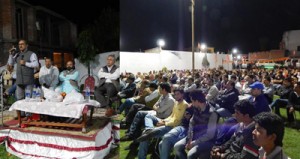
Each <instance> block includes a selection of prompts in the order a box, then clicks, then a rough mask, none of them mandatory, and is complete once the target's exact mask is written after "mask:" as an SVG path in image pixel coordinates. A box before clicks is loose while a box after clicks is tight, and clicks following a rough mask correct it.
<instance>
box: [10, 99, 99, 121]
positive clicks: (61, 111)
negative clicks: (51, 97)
mask: <svg viewBox="0 0 300 159" xmlns="http://www.w3.org/2000/svg"><path fill="white" fill-rule="evenodd" d="M85 106H94V107H99V106H100V103H99V102H97V101H95V100H91V101H90V102H81V103H72V104H65V103H63V102H27V101H25V100H19V101H17V102H15V103H14V104H13V105H12V106H11V107H10V108H9V111H12V110H21V111H25V112H30V113H36V114H46V115H52V116H59V117H69V118H77V119H78V118H80V116H81V115H82V111H83V109H84V107H85Z"/></svg>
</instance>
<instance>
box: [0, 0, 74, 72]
mask: <svg viewBox="0 0 300 159" xmlns="http://www.w3.org/2000/svg"><path fill="white" fill-rule="evenodd" d="M19 39H26V40H27V41H28V43H29V49H30V50H32V51H34V52H35V53H37V55H38V57H39V59H43V58H44V57H45V56H47V57H51V58H53V60H54V64H55V65H57V66H58V67H63V66H64V63H65V61H67V60H71V59H73V54H74V52H75V44H76V39H77V27H76V25H75V24H74V23H72V22H70V21H69V20H67V19H66V18H65V17H63V16H62V15H59V14H58V13H55V12H53V11H51V10H49V9H47V8H44V7H41V6H33V5H31V4H29V3H27V2H25V1H22V0H0V57H1V58H0V66H2V65H6V62H7V58H8V50H9V49H10V48H11V47H12V45H15V46H16V47H17V42H18V40H19Z"/></svg>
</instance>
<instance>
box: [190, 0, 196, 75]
mask: <svg viewBox="0 0 300 159" xmlns="http://www.w3.org/2000/svg"><path fill="white" fill-rule="evenodd" d="M194 6H195V0H191V15H192V16H191V18H192V64H193V66H192V69H193V70H192V72H193V76H194V77H195V51H194V49H195V48H194V41H195V37H194Z"/></svg>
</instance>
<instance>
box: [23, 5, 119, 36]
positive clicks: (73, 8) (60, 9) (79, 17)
mask: <svg viewBox="0 0 300 159" xmlns="http://www.w3.org/2000/svg"><path fill="white" fill-rule="evenodd" d="M25 1H26V2H28V3H30V4H32V5H40V6H44V7H45V8H48V9H50V10H53V11H55V12H57V13H59V14H61V15H63V16H64V17H66V18H67V19H69V20H71V21H72V22H74V23H75V24H77V26H78V30H79V31H80V30H82V29H83V28H84V27H85V26H87V25H88V24H91V23H93V22H94V20H95V19H97V17H99V15H100V14H101V11H102V10H103V9H105V8H111V9H113V10H115V11H117V12H119V11H120V8H119V7H120V2H119V0H100V1H94V0H86V1H79V0H74V1H63V0H25Z"/></svg>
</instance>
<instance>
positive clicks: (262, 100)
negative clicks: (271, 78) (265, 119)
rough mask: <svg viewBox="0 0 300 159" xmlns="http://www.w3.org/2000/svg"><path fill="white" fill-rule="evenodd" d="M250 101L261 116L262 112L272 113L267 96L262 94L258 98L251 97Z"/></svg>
mask: <svg viewBox="0 0 300 159" xmlns="http://www.w3.org/2000/svg"><path fill="white" fill-rule="evenodd" d="M254 99H255V101H254ZM249 101H250V102H251V103H252V104H253V105H254V107H255V110H256V114H259V113H261V112H270V111H271V109H270V107H269V102H268V99H267V98H266V96H265V95H264V94H260V95H259V96H257V97H256V98H254V97H253V96H251V97H250V98H249Z"/></svg>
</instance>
